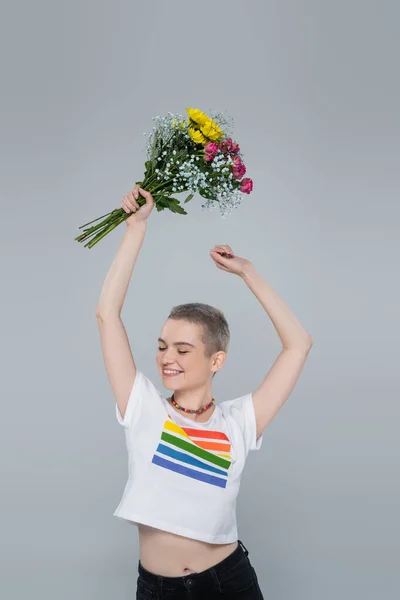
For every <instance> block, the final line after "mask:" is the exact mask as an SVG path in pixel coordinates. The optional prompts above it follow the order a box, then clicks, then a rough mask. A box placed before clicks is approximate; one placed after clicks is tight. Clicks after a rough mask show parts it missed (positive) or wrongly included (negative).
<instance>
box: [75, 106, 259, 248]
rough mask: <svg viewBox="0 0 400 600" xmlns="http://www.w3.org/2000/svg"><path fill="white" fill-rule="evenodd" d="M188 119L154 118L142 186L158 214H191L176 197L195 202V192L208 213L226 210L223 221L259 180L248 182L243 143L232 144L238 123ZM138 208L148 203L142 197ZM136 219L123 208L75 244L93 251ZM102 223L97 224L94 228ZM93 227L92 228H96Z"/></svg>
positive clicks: (196, 113) (191, 111) (195, 114)
mask: <svg viewBox="0 0 400 600" xmlns="http://www.w3.org/2000/svg"><path fill="white" fill-rule="evenodd" d="M186 110H187V112H188V115H189V117H188V119H187V120H186V121H185V120H184V119H183V117H182V116H181V115H180V114H176V115H174V114H173V113H168V115H167V116H164V117H154V118H153V121H155V125H154V126H153V129H152V131H151V132H150V133H149V134H146V133H145V134H144V135H147V137H148V139H147V148H146V150H147V160H146V162H145V173H144V178H143V181H137V182H136V184H139V185H140V186H141V187H142V188H143V189H145V190H147V191H149V192H150V193H151V194H152V196H153V200H154V203H155V208H156V209H157V210H158V211H161V210H165V209H166V208H167V209H169V210H171V211H172V212H174V213H178V214H181V215H186V214H187V212H186V211H185V210H184V208H183V206H181V204H180V201H179V200H178V199H177V198H174V197H172V196H173V195H175V194H179V193H187V192H189V195H188V196H187V197H186V199H185V200H184V203H186V202H189V201H190V200H191V199H192V198H193V196H194V194H195V193H198V194H200V196H202V197H203V198H205V199H206V200H207V201H206V203H205V204H203V205H202V208H203V209H205V208H209V209H211V208H214V207H215V206H216V205H218V206H219V207H220V210H221V214H222V217H225V216H226V215H227V214H230V212H231V211H232V209H233V208H236V207H237V206H239V204H240V201H241V198H242V194H250V192H251V191H252V189H253V181H252V180H251V179H250V178H248V177H244V175H245V173H246V167H245V165H244V163H243V157H242V153H241V151H240V147H239V144H237V143H236V142H234V141H233V140H232V137H228V136H230V135H231V133H230V130H231V128H232V119H230V118H229V117H226V116H225V115H224V113H218V112H215V113H214V112H210V115H211V116H208V115H206V114H205V113H203V112H202V111H201V110H199V109H197V108H187V109H186ZM137 202H138V204H139V205H140V206H142V205H143V204H145V199H144V198H142V197H139V199H138V200H137ZM129 216H130V213H126V212H125V211H124V209H123V208H117V209H115V210H113V211H112V212H110V213H107V214H106V215H103V216H101V217H98V218H97V219H94V220H93V221H90V222H89V223H86V224H85V225H81V227H79V229H82V228H85V229H84V230H83V231H84V233H82V234H81V235H79V236H77V237H76V238H75V240H77V241H78V242H83V241H85V240H89V238H91V239H90V241H89V242H88V243H87V244H85V246H88V247H89V248H91V247H92V246H94V245H95V244H97V242H99V241H100V240H101V239H102V238H103V237H104V236H105V235H107V234H108V233H110V231H112V230H113V229H115V227H117V226H118V225H120V224H121V223H122V222H123V221H125V220H126V219H127V218H128V217H129ZM96 221H100V222H99V223H97V225H92V223H95V222H96ZM90 225H91V227H88V226H90Z"/></svg>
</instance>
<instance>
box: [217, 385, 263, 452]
mask: <svg viewBox="0 0 400 600" xmlns="http://www.w3.org/2000/svg"><path fill="white" fill-rule="evenodd" d="M220 407H221V408H222V409H223V410H224V411H226V412H227V413H228V414H229V415H230V417H231V418H233V419H234V420H235V422H236V423H237V425H238V426H239V429H240V431H241V433H242V436H243V441H244V445H245V452H246V455H247V454H248V452H249V451H250V450H259V449H260V448H261V445H262V441H263V434H261V435H260V437H259V438H258V439H257V437H256V436H257V424H256V415H255V412H254V402H253V394H252V393H249V394H246V395H244V396H240V398H235V399H234V400H226V401H225V402H222V403H221V404H220Z"/></svg>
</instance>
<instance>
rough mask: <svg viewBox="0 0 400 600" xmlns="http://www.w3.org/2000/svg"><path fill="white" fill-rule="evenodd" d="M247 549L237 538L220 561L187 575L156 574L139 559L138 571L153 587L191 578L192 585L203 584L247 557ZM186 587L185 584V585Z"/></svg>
mask: <svg viewBox="0 0 400 600" xmlns="http://www.w3.org/2000/svg"><path fill="white" fill-rule="evenodd" d="M248 554H249V551H248V550H247V548H246V546H245V545H244V544H243V542H242V541H241V540H238V546H237V548H235V550H234V551H233V552H232V553H231V554H229V555H228V556H227V557H226V558H224V559H223V560H222V561H220V562H219V563H217V564H216V565H213V566H212V567H210V568H209V569H206V570H205V571H200V573H189V575H183V576H181V577H165V576H164V575H156V574H155V573H151V572H150V571H147V569H145V568H144V567H143V566H142V563H141V562H140V560H139V563H138V573H139V575H140V576H141V577H142V578H143V579H144V580H145V581H146V582H147V583H148V584H150V585H152V586H154V587H158V588H159V587H160V583H161V582H162V583H163V584H165V585H168V584H169V585H171V586H178V587H179V585H180V584H181V585H183V586H185V583H186V582H187V580H189V579H190V580H191V582H190V583H191V584H192V585H196V584H200V583H201V584H203V583H205V582H206V581H207V580H214V579H215V574H216V575H217V576H218V574H219V573H222V572H226V571H229V570H230V569H232V568H233V567H234V566H235V565H236V564H237V563H238V562H240V560H242V559H243V557H247V556H248ZM185 587H186V586H185Z"/></svg>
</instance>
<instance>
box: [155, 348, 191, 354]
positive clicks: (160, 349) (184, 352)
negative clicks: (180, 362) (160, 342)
mask: <svg viewBox="0 0 400 600" xmlns="http://www.w3.org/2000/svg"><path fill="white" fill-rule="evenodd" d="M163 350H166V348H159V351H160V352H162V351H163ZM188 352H189V350H178V353H179V354H187V353H188Z"/></svg>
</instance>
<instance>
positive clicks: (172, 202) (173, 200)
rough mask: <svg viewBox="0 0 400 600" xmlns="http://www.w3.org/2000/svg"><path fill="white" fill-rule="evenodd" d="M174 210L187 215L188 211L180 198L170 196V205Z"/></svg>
mask: <svg viewBox="0 0 400 600" xmlns="http://www.w3.org/2000/svg"><path fill="white" fill-rule="evenodd" d="M168 208H169V209H170V210H172V212H177V213H179V214H180V215H187V212H186V210H185V209H184V208H182V206H181V205H180V204H179V200H177V199H176V198H170V204H169V207H168Z"/></svg>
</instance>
